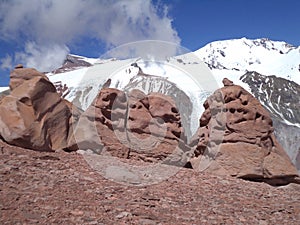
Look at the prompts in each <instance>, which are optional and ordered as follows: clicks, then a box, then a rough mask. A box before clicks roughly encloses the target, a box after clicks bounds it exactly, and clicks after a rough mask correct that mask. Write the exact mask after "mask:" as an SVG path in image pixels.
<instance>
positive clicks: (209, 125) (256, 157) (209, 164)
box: [191, 79, 297, 182]
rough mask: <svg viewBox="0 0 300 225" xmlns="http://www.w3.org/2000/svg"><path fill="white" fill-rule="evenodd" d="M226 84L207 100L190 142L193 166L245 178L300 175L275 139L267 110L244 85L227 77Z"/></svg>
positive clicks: (279, 177)
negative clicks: (241, 85)
mask: <svg viewBox="0 0 300 225" xmlns="http://www.w3.org/2000/svg"><path fill="white" fill-rule="evenodd" d="M223 83H224V87H223V88H221V89H219V90H217V91H215V93H214V94H213V95H211V96H210V97H209V98H208V99H207V100H206V101H205V103H204V107H205V111H204V113H203V115H202V116H201V118H200V127H199V129H198V131H197V134H196V135H195V136H194V137H193V139H192V141H191V146H192V147H193V149H194V154H195V157H194V158H193V159H192V160H191V164H192V167H193V168H194V169H196V170H206V171H210V172H213V173H217V174H227V175H231V176H236V177H241V178H245V179H257V180H260V179H275V178H276V179H277V178H278V179H281V178H283V179H288V178H292V177H294V176H297V170H296V168H295V167H294V166H293V164H292V163H291V161H290V159H289V158H288V156H287V154H286V153H285V151H284V149H283V148H282V147H281V146H280V144H279V143H278V142H277V140H276V139H275V136H274V134H273V131H274V129H273V126H272V120H271V118H270V115H269V113H268V111H267V110H266V109H264V108H263V107H262V105H261V104H260V102H259V101H258V100H257V99H255V98H254V97H253V96H252V95H251V94H250V93H248V92H247V91H246V90H245V89H243V88H242V87H240V86H237V85H233V84H232V82H231V81H229V80H228V79H226V80H224V82H223ZM276 182H279V180H277V181H276ZM283 182H284V181H283Z"/></svg>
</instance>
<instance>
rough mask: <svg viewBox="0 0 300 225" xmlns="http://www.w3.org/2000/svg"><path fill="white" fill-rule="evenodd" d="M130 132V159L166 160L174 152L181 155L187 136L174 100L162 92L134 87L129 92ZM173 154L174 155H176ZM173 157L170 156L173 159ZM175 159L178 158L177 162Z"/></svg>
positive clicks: (128, 123)
mask: <svg viewBox="0 0 300 225" xmlns="http://www.w3.org/2000/svg"><path fill="white" fill-rule="evenodd" d="M128 96H129V108H128V121H127V127H126V128H127V133H128V138H129V143H130V149H131V151H130V158H141V159H143V160H145V161H152V162H156V161H160V160H167V161H168V159H167V158H168V157H169V156H170V155H172V154H173V153H174V155H173V156H174V160H175V155H176V157H179V158H177V159H176V160H178V161H180V157H181V156H178V154H179V155H181V154H182V152H181V153H180V150H179V149H180V147H183V146H184V143H185V141H186V140H185V135H184V130H183V127H182V125H181V117H180V114H179V112H178V109H177V107H176V104H175V102H174V100H173V99H172V98H171V97H169V96H166V95H163V94H160V93H150V94H149V95H145V94H144V93H143V92H141V91H138V90H133V91H131V92H130V93H129V95H128ZM173 156H172V157H173ZM170 160H171V159H170ZM176 160H175V161H176Z"/></svg>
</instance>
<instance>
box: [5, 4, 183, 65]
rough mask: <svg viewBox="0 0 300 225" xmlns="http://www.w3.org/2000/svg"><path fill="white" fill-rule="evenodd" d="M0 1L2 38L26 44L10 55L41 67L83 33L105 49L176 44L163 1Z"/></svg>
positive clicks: (54, 63)
mask: <svg viewBox="0 0 300 225" xmlns="http://www.w3.org/2000/svg"><path fill="white" fill-rule="evenodd" d="M0 6H1V7H0V34H1V35H0V38H1V39H3V40H6V41H15V42H20V41H21V42H22V43H24V46H23V50H24V51H23V52H19V53H16V54H15V55H14V56H13V57H14V59H15V60H21V61H22V62H23V63H24V64H25V65H26V66H35V67H37V68H38V69H42V70H47V69H51V68H53V67H56V66H58V65H59V64H60V63H61V62H62V60H63V59H64V56H65V55H66V54H67V53H68V51H69V50H68V49H69V48H68V46H70V45H74V44H76V43H78V42H79V40H83V39H84V38H89V39H93V40H97V41H99V42H102V43H105V45H106V47H107V48H112V47H114V46H118V45H121V44H124V43H128V42H133V41H139V40H145V39H154V40H163V41H168V42H172V43H176V44H179V43H180V38H179V37H178V34H177V32H176V30H175V29H174V28H173V27H172V19H171V18H169V16H168V8H167V6H166V5H162V4H157V5H155V4H154V3H153V2H152V1H151V0H145V1H143V0H128V1H126V0H125V1H113V0H107V1H85V0H72V1H65V0H63V1H62V0H47V1H39V0H27V1H22V0H12V1H2V2H1V3H0ZM55 55H57V56H58V57H57V59H56V60H54V61H53V60H47V59H52V58H53V56H55ZM62 56H63V57H62ZM41 57H43V58H44V60H41ZM6 67H7V65H6Z"/></svg>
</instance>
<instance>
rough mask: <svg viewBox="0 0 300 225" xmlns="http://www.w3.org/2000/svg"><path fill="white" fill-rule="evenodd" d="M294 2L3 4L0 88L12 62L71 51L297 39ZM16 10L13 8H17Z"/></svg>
mask: <svg viewBox="0 0 300 225" xmlns="http://www.w3.org/2000/svg"><path fill="white" fill-rule="evenodd" d="M299 9H300V1H298V0H269V1H267V0H265V1H264V0H251V1H250V0H198V1H197V0H195V1H192V0H174V1H171V0H153V1H151V0H123V1H92V0H90V1H83V0H72V1H69V0H48V1H41V0H26V1H22V0H10V1H1V2H0V49H1V51H0V66H1V68H0V86H7V85H8V82H9V70H10V69H11V68H12V67H13V65H15V64H16V63H23V64H24V65H25V66H29V67H36V68H38V69H39V70H41V71H47V70H51V69H53V68H55V67H57V66H58V65H60V63H61V62H62V61H63V59H64V57H65V56H66V54H68V53H73V54H78V55H83V56H87V57H98V56H100V55H102V54H103V53H104V52H105V51H106V50H108V49H110V48H113V47H115V46H118V45H120V44H124V43H128V42H133V41H138V40H147V39H158V40H164V41H169V42H173V43H177V44H181V45H182V46H184V47H186V48H188V49H190V50H192V51H194V50H197V49H199V48H200V47H202V46H204V45H205V44H207V43H209V42H212V41H215V40H224V39H232V38H241V37H247V38H261V37H266V38H269V39H272V40H283V41H286V42H288V43H290V44H293V45H296V46H299V45H300V29H299V28H300V26H299V22H300V13H299ZM16 12H17V13H16Z"/></svg>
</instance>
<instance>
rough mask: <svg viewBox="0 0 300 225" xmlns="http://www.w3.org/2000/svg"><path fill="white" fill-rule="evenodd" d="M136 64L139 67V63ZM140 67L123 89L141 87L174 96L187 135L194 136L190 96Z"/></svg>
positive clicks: (149, 91) (145, 90)
mask: <svg viewBox="0 0 300 225" xmlns="http://www.w3.org/2000/svg"><path fill="white" fill-rule="evenodd" d="M135 64H136V63H135ZM135 64H133V65H135ZM135 66H136V67H138V66H137V64H136V65H135ZM138 68H139V73H138V74H137V75H135V76H134V77H132V78H131V79H130V81H129V83H128V84H127V85H126V86H125V87H124V88H123V90H125V91H127V92H130V91H131V90H134V89H139V90H141V91H143V92H145V93H146V94H150V93H153V92H156V93H161V94H163V95H165V96H170V97H172V98H173V99H174V101H175V104H176V106H177V109H178V111H179V112H180V113H181V122H182V125H183V127H184V128H186V129H185V133H186V136H187V137H189V138H190V137H191V136H192V133H191V131H190V130H191V129H190V127H191V123H192V121H191V117H190V116H191V114H192V109H193V104H192V101H191V99H190V98H189V96H188V95H187V94H186V93H185V92H184V91H182V90H181V89H180V88H178V86H177V85H176V84H175V83H173V82H171V81H169V80H168V79H167V78H165V77H160V76H155V75H149V74H144V73H143V72H142V70H141V68H140V67H138ZM116 88H118V87H116Z"/></svg>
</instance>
